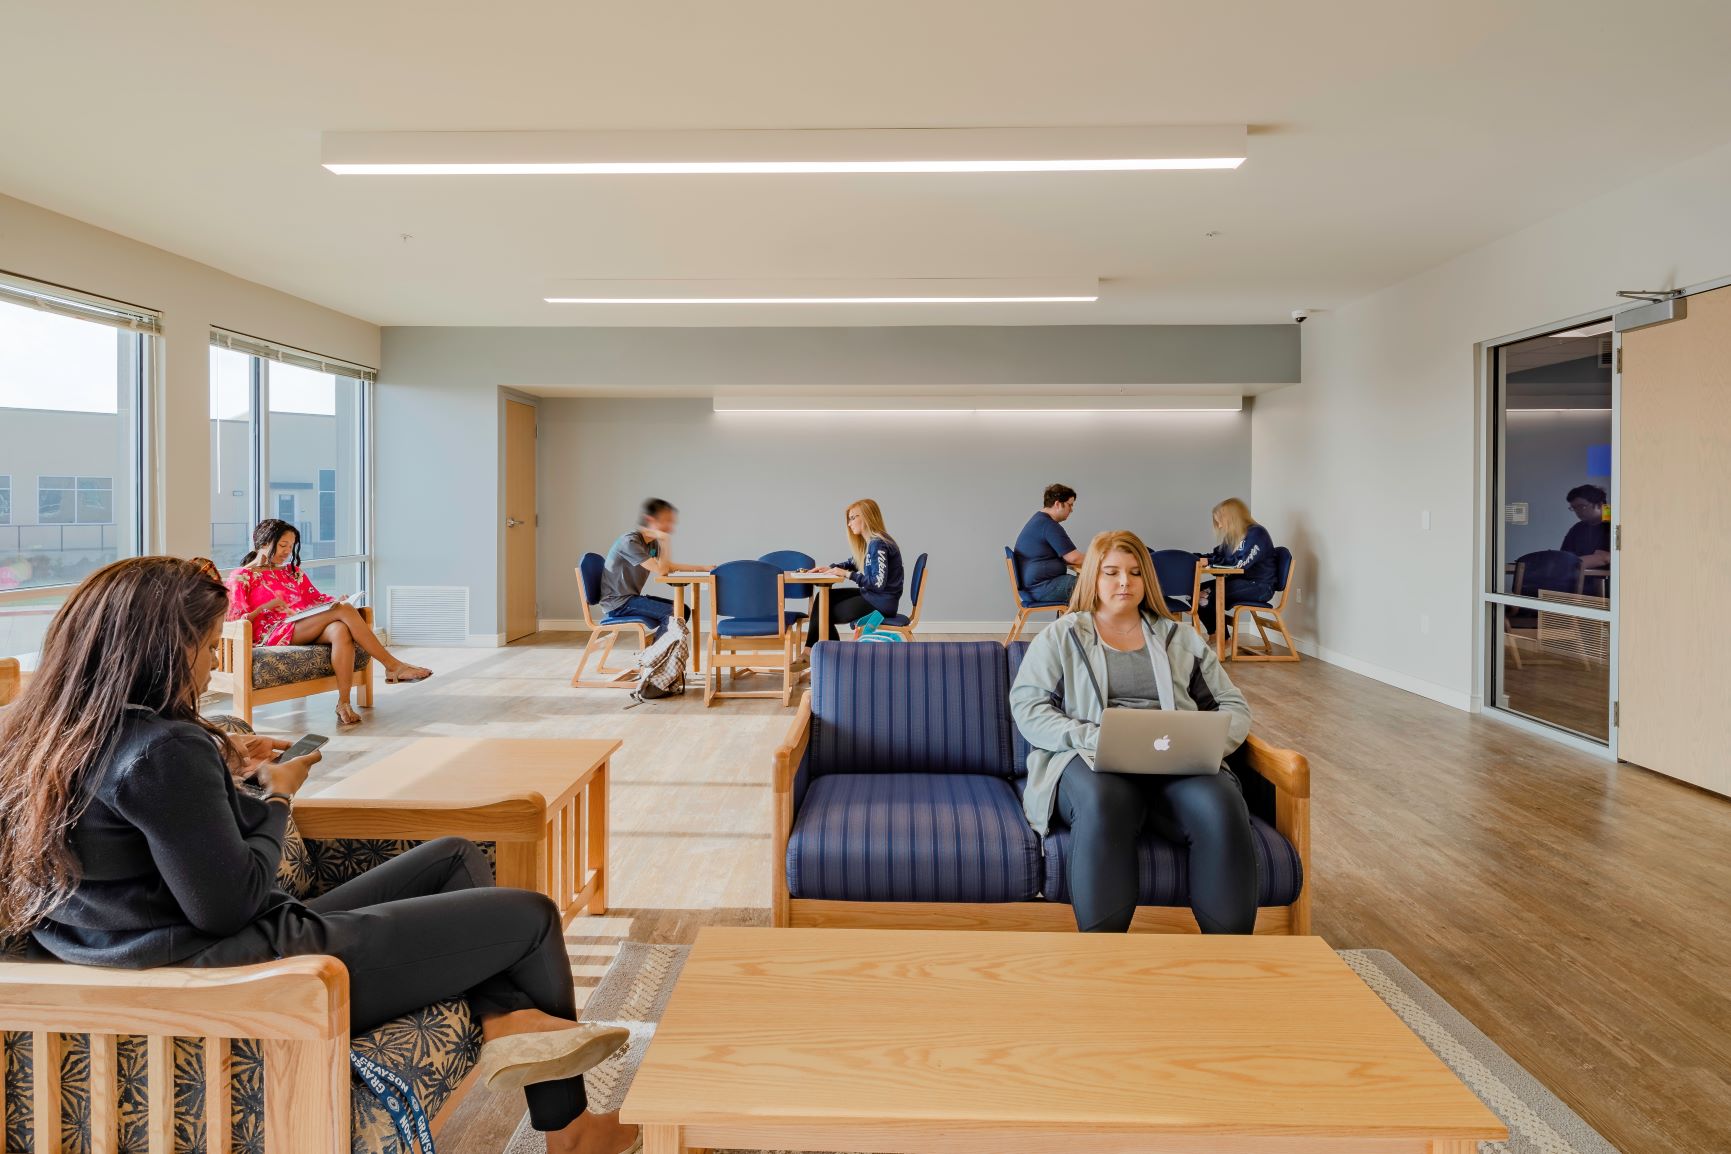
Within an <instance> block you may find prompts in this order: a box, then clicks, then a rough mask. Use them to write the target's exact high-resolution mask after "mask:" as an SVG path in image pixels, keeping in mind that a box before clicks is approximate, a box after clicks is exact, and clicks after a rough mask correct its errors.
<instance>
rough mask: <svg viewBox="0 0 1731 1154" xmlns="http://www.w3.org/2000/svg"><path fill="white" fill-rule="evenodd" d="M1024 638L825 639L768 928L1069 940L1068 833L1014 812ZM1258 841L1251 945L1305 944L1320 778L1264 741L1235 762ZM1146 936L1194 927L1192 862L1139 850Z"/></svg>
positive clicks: (784, 783) (808, 700) (790, 758)
mask: <svg viewBox="0 0 1731 1154" xmlns="http://www.w3.org/2000/svg"><path fill="white" fill-rule="evenodd" d="M1026 648H1027V646H1026V645H1025V644H1021V643H1018V644H1016V645H1012V646H1010V647H1009V649H1008V650H1006V649H1005V647H1004V646H1001V645H999V644H998V643H996V642H930V641H929V642H925V643H923V644H919V645H847V644H839V643H835V642H823V643H821V644H819V645H818V646H817V648H816V649H815V650H814V651H813V654H812V688H811V692H810V693H808V694H806V696H805V699H804V700H803V701H802V703H801V708H800V713H799V716H798V717H797V718H796V719H795V721H794V725H793V728H792V730H791V731H790V732H789V734H788V738H787V741H786V742H784V743H783V745H782V748H781V749H780V750H778V751H777V752H776V768H775V786H776V820H775V828H776V836H777V839H778V843H777V846H778V851H779V852H778V853H777V854H776V857H775V879H774V884H775V888H774V891H773V892H774V894H775V899H774V917H775V924H776V925H781V926H785V925H795V926H856V927H869V926H877V927H907V928H924V929H932V928H946V929H964V928H978V929H1006V930H1074V929H1075V925H1076V923H1075V917H1074V915H1073V914H1072V912H1071V911H1070V909H1069V906H1068V902H1069V897H1070V892H1069V884H1068V880H1067V875H1066V870H1065V865H1066V862H1067V857H1068V852H1069V831H1068V830H1067V829H1065V828H1064V827H1063V824H1062V823H1061V822H1059V823H1057V824H1056V825H1054V826H1053V828H1052V830H1051V833H1050V835H1049V836H1047V837H1046V838H1044V839H1041V838H1040V837H1038V836H1037V835H1035V833H1034V831H1033V830H1032V829H1031V828H1030V827H1029V825H1028V822H1027V819H1026V817H1025V816H1024V814H1023V812H1022V803H1021V790H1022V786H1023V783H1024V780H1025V778H1026V768H1025V767H1026V765H1027V757H1028V745H1027V743H1026V742H1025V741H1023V740H1022V737H1021V734H1020V733H1019V732H1018V731H1017V730H1016V727H1015V725H1014V723H1013V722H1012V721H1011V718H1010V707H1009V689H1010V685H1011V683H1012V682H1013V680H1014V678H1015V674H1016V671H1017V670H1018V669H1019V667H1020V665H1021V659H1022V655H1023V653H1024V652H1025V651H1026ZM1229 764H1230V765H1231V767H1232V769H1233V771H1234V772H1235V773H1236V774H1237V776H1238V778H1239V780H1240V781H1241V782H1242V783H1243V786H1244V792H1245V799H1246V801H1247V802H1248V803H1249V807H1250V811H1251V814H1252V818H1251V824H1252V827H1253V829H1254V830H1255V833H1256V846H1257V877H1258V882H1259V885H1260V890H1259V904H1260V905H1261V907H1262V909H1261V910H1260V911H1259V913H1258V916H1257V922H1256V928H1257V932H1259V933H1309V932H1310V895H1309V891H1308V889H1307V888H1306V887H1305V885H1304V874H1305V869H1306V865H1307V861H1308V855H1309V844H1310V811H1309V806H1310V801H1309V797H1310V771H1309V767H1308V764H1307V763H1306V761H1305V759H1304V757H1303V756H1302V755H1301V754H1298V753H1294V752H1292V751H1290V750H1281V749H1275V748H1273V747H1271V746H1268V745H1265V744H1264V743H1262V742H1261V741H1259V740H1257V738H1255V737H1254V736H1252V737H1251V738H1249V739H1248V740H1247V741H1246V742H1245V743H1244V745H1243V746H1242V747H1241V748H1240V749H1239V750H1237V751H1236V752H1235V753H1234V754H1233V755H1232V757H1231V758H1230V759H1229ZM1138 858H1139V864H1140V870H1139V873H1140V876H1141V882H1142V885H1141V901H1142V903H1143V904H1144V907H1145V908H1143V909H1141V910H1139V911H1138V912H1137V919H1136V925H1137V928H1141V929H1149V928H1156V929H1169V930H1190V931H1194V930H1195V929H1196V921H1195V918H1194V917H1192V916H1191V914H1190V910H1189V887H1188V879H1187V878H1186V876H1185V869H1184V865H1185V861H1184V856H1183V855H1182V853H1181V852H1180V851H1179V850H1178V848H1177V847H1176V846H1173V845H1171V844H1170V843H1168V842H1166V841H1164V840H1162V839H1161V838H1159V837H1158V836H1156V835H1155V834H1153V833H1152V832H1149V833H1146V834H1144V835H1143V838H1142V840H1141V843H1140V844H1139V846H1138Z"/></svg>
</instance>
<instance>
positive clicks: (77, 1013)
mask: <svg viewBox="0 0 1731 1154" xmlns="http://www.w3.org/2000/svg"><path fill="white" fill-rule="evenodd" d="M0 1021H4V1022H5V1023H6V1028H7V1029H9V1030H49V1031H54V1032H56V1033H94V1034H147V1035H149V1034H155V1035H167V1036H173V1037H213V1038H259V1039H263V1040H281V1041H334V1040H338V1039H343V1040H346V1039H347V1037H348V1031H349V974H348V970H346V969H345V968H344V967H343V964H342V963H341V962H339V961H337V959H335V958H333V957H327V956H324V955H307V956H301V957H293V958H283V959H280V960H278V961H274V962H262V963H260V964H258V965H252V966H224V967H213V968H202V967H191V966H165V967H162V968H160V969H153V970H116V969H107V968H104V967H100V966H78V965H70V964H67V963H63V962H0Z"/></svg>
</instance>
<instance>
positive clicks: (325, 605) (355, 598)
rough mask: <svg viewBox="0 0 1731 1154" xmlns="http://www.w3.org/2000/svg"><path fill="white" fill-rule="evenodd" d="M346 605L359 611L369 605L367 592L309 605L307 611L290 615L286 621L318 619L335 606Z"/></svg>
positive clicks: (303, 610)
mask: <svg viewBox="0 0 1731 1154" xmlns="http://www.w3.org/2000/svg"><path fill="white" fill-rule="evenodd" d="M344 603H347V604H349V605H353V606H354V607H355V608H357V609H359V608H360V607H361V606H362V605H365V604H366V603H367V591H366V590H365V589H362V590H361V591H360V592H358V593H345V594H343V595H342V596H341V597H338V598H337V599H336V600H335V601H321V602H319V603H318V604H317V605H308V606H307V607H306V608H305V609H302V610H300V611H298V612H295V613H290V614H289V615H288V617H287V618H285V620H288V621H304V620H306V619H307V618H308V617H317V616H318V615H319V614H320V613H323V612H324V611H325V610H327V609H329V608H330V607H331V606H333V605H342V604H344Z"/></svg>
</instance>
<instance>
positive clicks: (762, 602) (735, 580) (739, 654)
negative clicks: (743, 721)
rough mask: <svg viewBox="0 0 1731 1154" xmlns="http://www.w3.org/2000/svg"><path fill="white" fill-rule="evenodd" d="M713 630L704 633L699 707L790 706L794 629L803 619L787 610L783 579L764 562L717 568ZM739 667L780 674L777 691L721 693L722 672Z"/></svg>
mask: <svg viewBox="0 0 1731 1154" xmlns="http://www.w3.org/2000/svg"><path fill="white" fill-rule="evenodd" d="M711 576H712V577H713V578H714V581H715V628H713V629H711V630H710V631H709V660H708V662H707V663H706V665H705V667H704V675H703V704H704V705H706V706H707V705H711V704H713V703H714V702H715V700H716V699H717V698H720V697H779V698H781V703H782V705H784V706H786V705H792V704H793V662H794V645H793V643H794V639H795V638H797V637H798V636H799V632H798V630H796V629H795V628H794V626H795V625H796V624H797V623H798V622H799V621H800V620H802V619H803V618H804V617H805V614H803V613H800V612H798V611H796V610H792V609H788V608H786V607H785V606H786V602H787V575H786V574H785V573H783V572H782V571H781V570H780V569H778V568H776V567H775V566H774V565H772V564H770V563H769V562H767V561H729V562H727V564H725V565H717V566H716V567H715V572H714V573H713V574H712V575H711ZM742 667H753V668H763V667H768V668H770V669H779V670H781V689H780V690H763V689H759V690H738V689H728V690H723V689H722V688H721V671H722V670H723V669H728V670H733V669H738V668H742Z"/></svg>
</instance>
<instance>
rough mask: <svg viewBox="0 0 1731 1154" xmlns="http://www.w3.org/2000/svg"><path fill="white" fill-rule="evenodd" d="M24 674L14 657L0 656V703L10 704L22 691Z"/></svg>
mask: <svg viewBox="0 0 1731 1154" xmlns="http://www.w3.org/2000/svg"><path fill="white" fill-rule="evenodd" d="M23 685H24V675H23V674H22V673H20V672H19V665H18V659H17V658H16V657H0V705H11V704H12V702H13V700H14V699H16V698H17V696H18V694H19V693H21V692H22V691H23Z"/></svg>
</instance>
